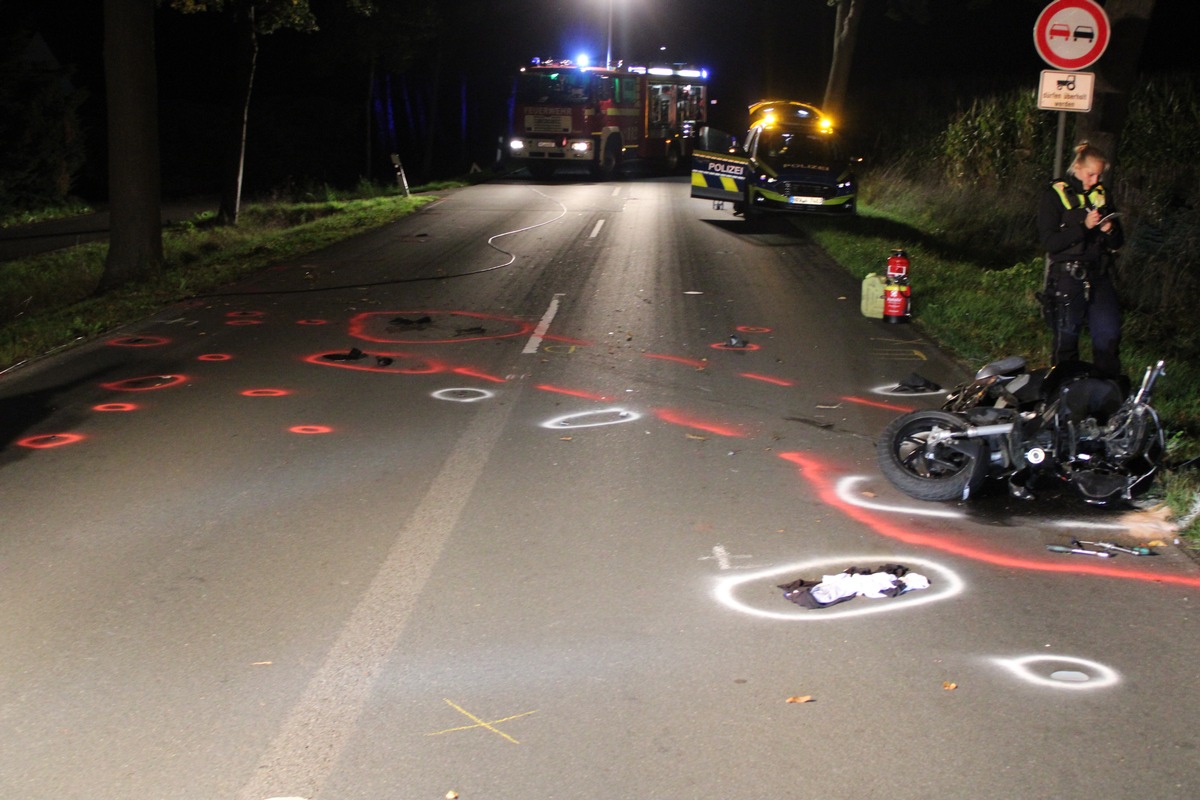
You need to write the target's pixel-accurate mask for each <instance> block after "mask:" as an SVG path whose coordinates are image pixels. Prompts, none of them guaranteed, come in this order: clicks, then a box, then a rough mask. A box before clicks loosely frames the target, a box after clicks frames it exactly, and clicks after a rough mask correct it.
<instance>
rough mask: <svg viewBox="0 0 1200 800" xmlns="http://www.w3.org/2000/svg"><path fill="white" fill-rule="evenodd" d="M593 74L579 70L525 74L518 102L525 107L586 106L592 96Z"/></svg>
mask: <svg viewBox="0 0 1200 800" xmlns="http://www.w3.org/2000/svg"><path fill="white" fill-rule="evenodd" d="M590 79H591V73H589V72H584V71H582V70H577V69H559V70H554V71H544V70H543V71H538V72H523V73H521V75H520V77H519V79H518V81H517V102H518V103H522V104H524V105H554V106H572V105H584V104H586V103H587V102H588V100H589V99H590V95H591V91H590V89H591V80H590Z"/></svg>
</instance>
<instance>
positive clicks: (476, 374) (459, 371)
mask: <svg viewBox="0 0 1200 800" xmlns="http://www.w3.org/2000/svg"><path fill="white" fill-rule="evenodd" d="M450 371H451V372H453V373H455V374H456V375H466V376H467V377H468V378H479V379H480V380H484V381H491V382H492V383H508V381H507V380H505V379H504V378H500V377H497V376H496V375H489V374H487V373H486V372H480V371H479V370H477V369H471V368H470V367H455V368H454V369H452V370H450Z"/></svg>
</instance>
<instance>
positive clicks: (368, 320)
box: [349, 311, 536, 344]
mask: <svg viewBox="0 0 1200 800" xmlns="http://www.w3.org/2000/svg"><path fill="white" fill-rule="evenodd" d="M446 316H449V317H466V318H467V319H468V320H470V321H472V322H473V323H474V324H473V325H471V326H470V327H472V328H474V327H484V326H482V325H480V324H479V323H480V321H484V322H491V323H493V326H494V324H495V323H499V324H502V325H504V326H506V327H508V328H510V329H509V330H505V331H501V332H499V333H488V332H486V330H485V331H484V332H483V333H480V334H478V335H462V336H451V337H448V338H444V339H421V338H419V339H408V338H404V333H405V331H404V330H400V331H396V332H395V335H389V331H387V330H386V327H385V329H384V330H383V332H382V333H377V332H373V331H371V330H370V327H371V325H372V323H374V324H375V325H379V324H380V322H381V321H382V322H383V324H384V325H385V326H386V325H387V320H391V319H394V318H396V317H405V318H411V317H416V318H418V319H420V318H421V317H429V318H430V319H432V318H434V317H446ZM381 318H382V319H381ZM534 327H536V325H535V323H533V322H530V321H528V320H522V319H515V318H512V317H498V316H495V315H492V314H479V313H476V312H473V311H366V312H363V313H361V314H358V315H356V316H354V317H352V318H351V319H350V329H349V332H350V335H351V336H353V337H354V338H356V339H362V340H363V341H367V342H378V343H380V344H453V343H456V342H480V341H486V340H489V339H509V338H512V337H514V336H524V335H526V334H529V333H532V332H533V329H534Z"/></svg>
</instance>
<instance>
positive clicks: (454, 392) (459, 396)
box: [433, 388, 496, 403]
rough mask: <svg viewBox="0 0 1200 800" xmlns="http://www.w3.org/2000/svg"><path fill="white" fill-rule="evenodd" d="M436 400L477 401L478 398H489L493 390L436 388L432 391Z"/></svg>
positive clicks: (454, 401)
mask: <svg viewBox="0 0 1200 800" xmlns="http://www.w3.org/2000/svg"><path fill="white" fill-rule="evenodd" d="M433 396H434V397H436V398H437V399H438V400H449V401H451V402H453V403H478V402H479V401H480V400H491V399H492V398H493V397H495V396H496V393H495V392H489V391H487V390H486V389H473V388H472V389H438V390H437V391H436V392H434V393H433Z"/></svg>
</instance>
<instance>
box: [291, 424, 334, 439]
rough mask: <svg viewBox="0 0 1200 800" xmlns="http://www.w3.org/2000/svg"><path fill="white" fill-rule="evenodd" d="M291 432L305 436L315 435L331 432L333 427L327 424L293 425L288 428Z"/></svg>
mask: <svg viewBox="0 0 1200 800" xmlns="http://www.w3.org/2000/svg"><path fill="white" fill-rule="evenodd" d="M288 430H289V431H291V432H292V433H301V434H304V435H306V436H315V435H316V434H320V433H333V428H331V427H329V426H328V425H293V426H292V427H290V428H288Z"/></svg>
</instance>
